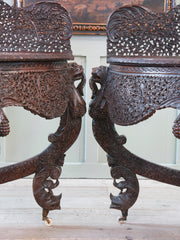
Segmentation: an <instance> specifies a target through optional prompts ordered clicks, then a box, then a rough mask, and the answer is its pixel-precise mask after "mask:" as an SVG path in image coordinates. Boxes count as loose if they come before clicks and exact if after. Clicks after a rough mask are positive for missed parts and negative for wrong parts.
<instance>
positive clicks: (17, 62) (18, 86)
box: [0, 1, 86, 223]
mask: <svg viewBox="0 0 180 240" xmlns="http://www.w3.org/2000/svg"><path fill="white" fill-rule="evenodd" d="M0 19H1V22H0V29H1V36H0V136H1V137H4V136H7V135H8V134H9V132H10V128H9V121H8V119H7V117H6V115H5V113H4V112H3V108H4V107H7V106H22V107H24V108H25V109H26V110H28V111H31V112H32V113H34V114H38V115H39V116H41V117H43V118H46V119H53V118H57V117H60V118H61V120H60V126H59V128H58V129H57V131H56V132H55V133H54V134H50V135H49V137H48V140H49V142H50V143H51V144H50V145H49V146H48V147H47V149H45V150H44V151H43V152H42V153H40V154H38V155H37V156H35V157H32V158H31V159H28V160H25V161H23V162H20V163H17V164H13V165H10V166H6V167H3V168H0V183H1V184H2V183H5V182H8V181H13V180H16V179H19V178H22V177H25V176H28V175H30V174H33V173H35V176H34V180H33V193H34V197H35V200H36V202H37V203H38V204H39V205H40V206H41V207H42V209H43V220H46V221H47V222H48V223H49V219H48V217H47V215H48V212H49V211H50V210H54V209H60V199H61V194H60V195H58V196H55V195H54V194H53V189H54V188H56V187H57V186H58V184H59V181H58V178H59V177H60V175H61V168H62V166H63V163H64V157H65V152H66V151H67V150H68V149H69V148H70V147H71V145H72V144H73V143H74V141H75V140H76V138H77V137H78V135H79V131H80V128H81V118H82V116H83V115H84V114H85V112H86V106H85V102H84V100H83V98H82V95H83V88H84V84H85V76H84V73H83V68H82V66H79V65H78V64H76V63H67V60H68V59H69V60H71V59H73V56H72V52H71V46H70V37H71V35H72V24H71V19H70V17H69V14H68V12H67V11H66V9H65V8H64V7H62V6H61V5H60V4H57V3H50V2H48V3H45V2H40V3H37V4H33V5H31V6H29V7H26V8H22V9H19V8H16V7H10V6H9V5H7V4H6V3H4V2H2V1H0ZM77 80H80V83H79V85H78V86H77V87H76V86H75V81H77Z"/></svg>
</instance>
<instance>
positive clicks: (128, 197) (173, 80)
mask: <svg viewBox="0 0 180 240" xmlns="http://www.w3.org/2000/svg"><path fill="white" fill-rule="evenodd" d="M107 57H108V62H109V63H110V65H109V67H104V66H100V67H99V68H95V69H93V72H92V78H91V79H90V86H91V89H92V92H93V95H92V102H91V104H90V109H89V113H90V116H91V117H92V118H93V132H94V136H95V138H96V140H97V141H98V143H99V144H100V146H101V147H102V148H103V149H104V150H105V151H106V152H107V154H108V164H109V166H110V167H111V175H112V177H113V179H114V186H115V187H117V188H118V189H119V190H120V193H119V195H118V196H113V195H111V196H110V198H111V201H112V203H111V208H116V209H119V210H121V211H122V218H120V220H126V217H127V214H128V209H129V208H130V207H131V206H132V205H133V204H134V203H135V201H136V199H137V197H138V193H139V184H138V180H137V178H136V174H139V175H142V176H145V177H147V178H151V179H154V180H158V181H161V182H165V183H169V184H173V185H176V186H180V171H177V170H173V169H169V168H166V167H163V166H159V165H156V164H153V163H151V162H148V161H146V160H143V159H142V158H140V157H138V156H135V155H134V154H132V153H131V152H129V151H128V150H127V149H126V148H125V147H124V144H125V143H126V137H125V136H119V135H118V134H117V132H116V131H115V128H114V124H118V125H124V126H127V125H132V124H136V123H138V122H140V121H143V120H145V119H147V118H149V117H150V116H152V114H154V113H155V111H156V110H159V109H162V108H166V107H172V108H176V109H180V5H179V6H177V7H176V8H174V9H172V10H170V11H169V12H168V13H161V14H160V13H159V14H158V13H153V12H151V11H149V10H148V9H145V8H142V7H139V6H131V7H130V6H125V7H122V8H119V9H117V10H115V11H114V12H113V13H112V14H111V15H110V17H109V19H108V22H107ZM97 83H98V84H100V85H101V87H100V89H99V88H98V86H97ZM173 133H174V135H175V137H177V138H180V115H179V116H178V117H177V119H176V120H175V123H174V126H173ZM118 179H119V180H118Z"/></svg>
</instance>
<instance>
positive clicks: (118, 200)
mask: <svg viewBox="0 0 180 240" xmlns="http://www.w3.org/2000/svg"><path fill="white" fill-rule="evenodd" d="M109 158H111V157H110V156H108V159H109ZM111 176H112V178H113V179H114V182H113V185H114V186H115V187H116V188H118V189H119V190H120V193H119V195H118V196H113V195H112V194H110V199H111V205H110V208H115V209H118V210H121V212H122V217H120V218H119V221H120V222H121V223H123V222H124V221H125V220H126V219H127V215H128V209H129V208H130V207H132V206H133V204H134V203H135V202H136V199H137V197H138V194H139V183H138V180H137V177H136V175H135V174H134V173H133V172H132V171H131V170H129V169H128V168H125V167H124V166H120V165H119V166H117V167H112V168H111ZM117 180H118V181H117Z"/></svg>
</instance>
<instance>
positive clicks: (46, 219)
mask: <svg viewBox="0 0 180 240" xmlns="http://www.w3.org/2000/svg"><path fill="white" fill-rule="evenodd" d="M43 220H44V222H45V225H46V226H48V227H50V226H52V224H53V221H52V218H48V217H46V218H44V219H43Z"/></svg>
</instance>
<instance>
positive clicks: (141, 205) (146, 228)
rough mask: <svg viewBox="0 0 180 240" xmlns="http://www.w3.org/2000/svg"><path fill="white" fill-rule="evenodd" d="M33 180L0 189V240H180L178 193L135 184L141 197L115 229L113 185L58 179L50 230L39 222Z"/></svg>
mask: <svg viewBox="0 0 180 240" xmlns="http://www.w3.org/2000/svg"><path fill="white" fill-rule="evenodd" d="M31 184H32V180H31V179H22V180H17V181H14V182H10V183H6V184H2V185H1V186H0V196H1V197H0V222H1V225H0V239H4V240H5V239H33V240H35V239H38V240H41V239H43V240H44V239H52V240H56V239H62V240H78V239H79V240H81V239H83V240H84V239H90V240H92V239H93V240H96V239H97V240H101V239H102V240H107V239H111V240H115V239H118V240H121V239H123V240H142V239H143V240H144V239H147V240H179V239H180V204H179V203H180V189H179V188H178V187H175V186H170V185H167V184H162V183H159V182H155V181H151V180H140V195H139V198H138V200H137V202H136V203H135V205H134V206H133V207H132V208H131V209H130V211H129V217H128V221H127V222H126V223H125V224H119V223H118V222H117V218H118V217H119V216H120V213H119V211H117V210H113V209H109V205H110V200H109V194H110V192H112V193H113V194H116V193H117V192H116V191H115V189H114V187H113V186H112V180H104V179H100V180H95V179H82V180H81V179H62V180H61V181H60V186H59V188H58V190H56V193H59V192H62V194H63V197H62V201H61V207H62V210H61V211H58V210H57V211H52V212H51V213H50V214H49V215H50V217H51V218H52V219H53V225H52V226H51V227H47V226H46V225H45V224H44V222H42V221H41V209H40V207H39V206H38V205H37V204H36V202H35V200H34V198H33V194H32V187H31Z"/></svg>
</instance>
